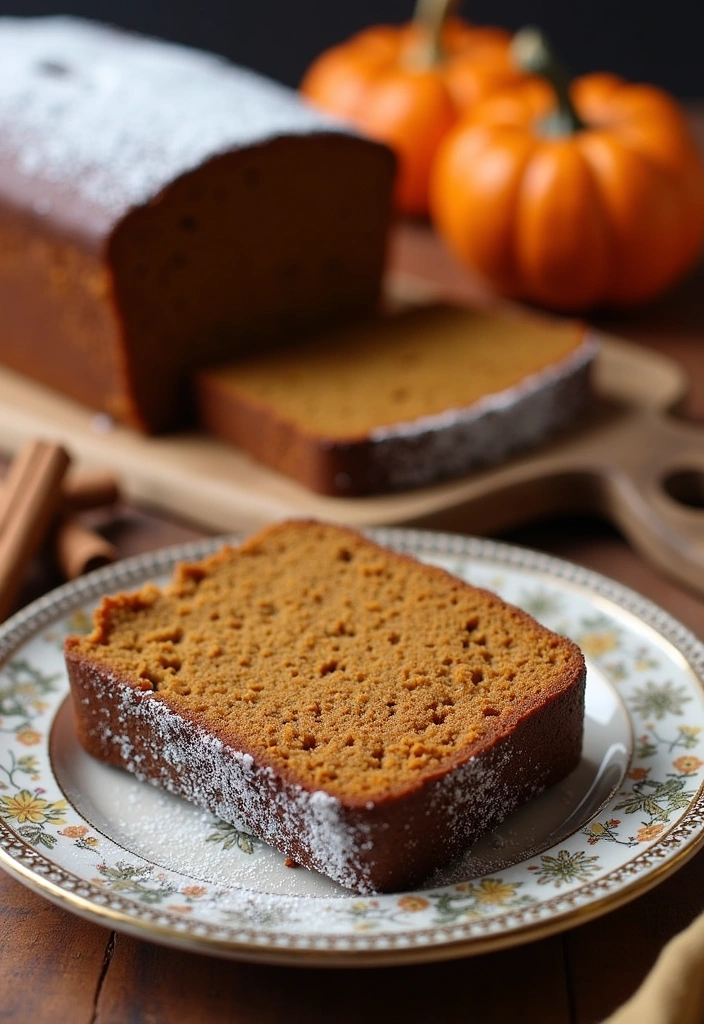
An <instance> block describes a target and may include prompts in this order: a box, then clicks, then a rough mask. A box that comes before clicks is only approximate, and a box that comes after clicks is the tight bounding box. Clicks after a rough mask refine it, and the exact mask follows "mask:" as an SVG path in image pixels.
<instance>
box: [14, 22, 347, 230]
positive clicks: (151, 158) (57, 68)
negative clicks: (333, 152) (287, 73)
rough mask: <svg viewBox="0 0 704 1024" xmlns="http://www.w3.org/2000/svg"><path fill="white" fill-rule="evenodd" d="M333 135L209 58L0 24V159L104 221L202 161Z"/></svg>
mask: <svg viewBox="0 0 704 1024" xmlns="http://www.w3.org/2000/svg"><path fill="white" fill-rule="evenodd" d="M341 130H343V129H342V128H341V126H340V125H339V124H338V123H337V122H335V121H333V120H332V119H330V118H327V117H324V116H323V115H321V114H319V113H318V112H316V111H314V110H313V109H311V108H309V107H308V106H306V105H305V103H304V102H303V101H301V100H300V99H299V98H298V96H297V95H296V93H295V92H293V91H292V90H289V89H286V88H285V87H283V86H280V85H278V84H276V83H274V82H271V81H269V80H267V79H265V78H263V77H261V76H259V75H256V74H255V73H253V72H249V71H246V70H243V69H241V68H237V67H234V66H233V65H231V64H229V63H228V62H227V61H225V60H223V59H221V58H218V57H216V56H214V55H211V54H207V53H203V52H200V51H195V50H191V49H187V48H185V47H181V46H175V45H172V44H168V43H163V42H159V41H157V40H152V39H146V38H142V37H139V36H134V35H130V34H128V33H124V32H120V31H118V30H114V29H111V28H107V27H103V26H100V25H97V24H93V23H91V22H87V21H83V20H80V19H76V18H70V17H56V18H36V19H34V18H32V19H24V18H0V159H3V160H7V161H8V163H10V164H14V166H15V167H16V168H17V169H18V170H19V172H20V174H21V175H22V176H24V177H25V178H27V179H31V180H33V181H37V182H39V183H45V184H46V185H48V186H59V187H63V188H65V189H67V190H69V191H73V192H74V193H79V194H80V196H81V198H82V200H84V201H85V202H87V203H89V204H91V205H93V206H94V207H96V208H98V209H100V210H103V211H105V212H106V213H109V214H110V215H112V216H113V217H118V216H120V215H122V214H124V213H125V212H126V211H127V210H128V209H129V208H131V207H133V206H138V205H141V204H143V203H145V202H147V201H148V200H149V199H151V198H152V197H154V196H155V195H157V194H158V193H159V192H160V191H161V190H162V189H163V188H164V187H165V186H166V185H167V184H168V183H169V182H170V181H173V180H174V179H175V178H177V177H178V176H180V175H182V174H184V173H185V172H187V171H189V170H192V169H194V168H196V167H197V166H199V165H200V164H201V163H202V162H203V161H204V160H207V159H209V158H211V157H213V156H216V155H219V154H222V153H225V152H228V151H230V150H233V149H238V148H241V147H244V146H252V145H256V144H258V143H261V142H263V141H265V140H268V139H271V138H275V137H277V136H284V135H305V134H309V133H311V132H325V131H341ZM37 201H39V202H40V203H41V202H46V201H45V200H41V199H40V200H37V198H36V197H35V200H34V206H35V207H36V206H37ZM39 212H41V211H39ZM44 212H48V211H44Z"/></svg>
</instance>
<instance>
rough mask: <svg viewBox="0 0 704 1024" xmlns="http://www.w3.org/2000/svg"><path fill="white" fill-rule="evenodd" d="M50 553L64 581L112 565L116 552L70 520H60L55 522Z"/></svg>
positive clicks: (74, 520) (63, 517) (72, 518)
mask: <svg viewBox="0 0 704 1024" xmlns="http://www.w3.org/2000/svg"><path fill="white" fill-rule="evenodd" d="M54 552H55V555H56V560H57V562H58V564H59V567H60V569H61V572H62V573H63V575H64V576H65V578H66V579H67V580H73V579H76V577H78V576H82V575H83V574H84V573H86V572H90V571H91V569H98V568H99V567H100V566H101V565H107V564H108V563H110V562H114V561H115V559H116V557H117V550H116V548H115V547H114V545H112V544H111V543H110V541H108V540H106V539H105V538H104V537H102V536H101V535H100V534H99V533H96V532H95V530H91V529H89V528H88V527H87V526H84V525H83V524H82V523H80V522H79V521H78V519H76V518H75V517H74V516H62V517H61V519H60V520H59V523H58V526H57V529H56V537H55V540H54Z"/></svg>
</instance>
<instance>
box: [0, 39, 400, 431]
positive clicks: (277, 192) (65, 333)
mask: <svg viewBox="0 0 704 1024" xmlns="http://www.w3.org/2000/svg"><path fill="white" fill-rule="evenodd" d="M112 34H113V35H114V37H115V39H116V40H119V45H120V46H122V47H124V46H126V45H128V43H127V42H126V40H129V36H122V34H121V33H112ZM104 35H105V38H106V39H108V40H109V39H110V37H111V30H110V29H107V28H106V29H104ZM184 53H185V51H184ZM56 56H57V57H60V56H61V54H59V53H57V54H56ZM201 59H202V55H198V56H197V57H196V60H201ZM223 73H225V72H223ZM56 81H58V79H57V80H56ZM144 87H145V90H147V89H148V88H149V82H148V81H146V82H145V86H144ZM33 88H37V89H43V90H45V91H48V90H51V89H57V88H58V89H59V90H60V88H61V86H60V84H59V85H58V86H57V84H56V82H55V81H54V79H53V78H52V76H51V75H43V76H41V75H37V76H36V82H35V83H34V85H33ZM264 91H265V90H264ZM151 98H152V100H154V97H151ZM154 101H155V102H158V98H157V99H156V100H154ZM60 102H63V101H60ZM60 102H59V105H60ZM171 102H172V99H171V97H170V96H169V95H164V96H163V103H164V104H167V105H168V104H170V103H171ZM263 109H266V104H264V106H263ZM4 127H5V126H4V125H3V124H0V132H2V130H3V128H4ZM10 127H12V128H13V131H11V132H9V133H8V139H13V138H14V137H15V135H17V134H19V135H20V136H21V135H22V132H21V131H20V132H19V133H17V132H15V131H14V128H15V126H14V125H12V126H10ZM32 130H33V128H32ZM107 130H109V128H108V129H107ZM100 141H101V140H96V149H97V150H99V148H100ZM8 145H9V143H8ZM289 167H290V169H291V173H290V174H288V175H287V174H286V169H287V168H289ZM184 171H187V173H182V174H180V175H179V176H177V177H175V178H174V179H173V180H172V181H170V182H169V183H168V184H167V186H166V187H164V188H159V191H158V194H154V195H148V196H147V197H146V199H145V201H144V202H143V203H141V204H140V205H138V206H136V207H135V208H132V209H125V210H120V209H117V212H116V210H114V209H113V208H112V207H111V206H110V205H109V204H108V205H101V204H100V203H98V201H97V200H95V199H93V198H91V194H90V192H89V191H88V190H87V189H86V188H85V187H83V182H82V179H80V178H78V177H76V178H75V179H74V178H72V177H71V176H70V175H67V176H66V180H64V181H62V182H61V183H56V184H51V185H47V183H46V182H45V181H43V180H42V176H41V171H39V172H38V174H37V176H36V177H35V176H33V174H31V173H28V172H26V171H25V169H24V168H22V167H18V166H16V165H15V162H14V161H13V155H12V152H8V151H7V147H6V153H5V155H4V156H3V158H2V159H0V362H2V363H3V364H5V365H7V366H10V367H12V368H13V369H15V370H17V371H19V372H21V373H23V374H25V375H27V376H29V377H32V378H33V379H35V380H38V381H40V382H41V383H42V384H44V385H47V386H49V387H51V388H53V389H55V390H57V391H61V392H63V393H65V394H67V395H69V396H70V397H71V398H73V399H76V400H78V401H79V402H81V403H83V404H84V405H87V406H89V407H91V408H93V409H96V410H100V411H103V412H105V413H107V414H109V415H110V416H111V417H113V418H114V419H116V420H119V421H121V422H124V423H127V424H129V425H130V426H133V427H136V428H137V429H139V430H143V431H147V432H160V431H164V430H170V429H173V428H177V427H181V426H183V425H184V424H186V423H187V422H188V421H189V420H190V419H191V418H192V417H191V412H192V402H191V399H190V377H191V374H192V373H193V371H194V370H195V368H196V367H201V366H204V365H207V364H209V363H211V362H215V361H219V360H222V359H227V358H231V357H232V356H234V355H235V354H236V353H238V352H239V351H242V350H243V349H245V348H247V347H250V348H255V347H258V346H260V345H265V344H267V343H271V342H272V340H274V339H281V338H283V339H285V340H288V338H289V336H293V335H294V334H295V331H296V330H300V329H306V328H309V327H312V326H318V325H321V324H325V323H327V322H330V321H334V320H335V319H344V318H345V317H347V316H349V315H361V314H366V313H369V312H371V311H372V310H373V309H374V308H376V305H377V303H378V299H379V292H380V287H381V277H382V272H383V267H384V262H385V256H386V235H387V230H388V221H389V210H390V203H391V190H392V187H393V176H394V157H393V154H392V153H391V151H390V150H389V149H388V148H387V147H385V146H383V145H381V144H380V143H376V142H373V141H372V140H369V139H364V138H361V137H359V136H356V135H353V134H347V133H346V132H345V131H343V130H340V131H336V130H333V129H329V128H328V127H327V125H326V123H325V122H323V121H322V120H321V123H320V127H319V129H313V130H311V132H310V133H309V134H305V135H303V134H297V133H296V132H295V131H293V130H292V132H291V134H290V135H286V134H285V133H284V130H283V129H282V125H281V124H280V123H278V124H276V125H272V127H271V132H270V134H269V135H267V132H266V126H265V130H263V131H262V132H261V134H260V135H258V136H257V141H256V143H255V142H253V143H252V144H250V145H242V147H241V148H239V149H238V148H236V147H233V148H232V149H231V150H230V151H225V152H222V151H221V150H216V151H215V152H214V154H213V156H212V158H211V159H209V160H204V161H203V163H202V164H201V165H200V166H198V167H197V168H196V169H195V170H190V169H189V168H187V167H184ZM223 181H224V182H225V184H223ZM37 211H40V212H37ZM287 275H288V276H287ZM254 286H258V287H259V291H263V290H267V291H268V301H267V297H266V296H262V295H261V294H258V293H257V294H252V291H253V288H254Z"/></svg>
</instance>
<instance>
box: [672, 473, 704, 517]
mask: <svg viewBox="0 0 704 1024" xmlns="http://www.w3.org/2000/svg"><path fill="white" fill-rule="evenodd" d="M662 486H663V487H664V489H665V492H666V493H667V494H669V496H670V497H671V498H674V499H675V501H678V502H679V503H680V505H688V506H689V507H690V508H700V509H704V471H703V470H701V469H678V470H676V471H675V472H674V473H669V474H668V475H667V476H666V477H663V481H662Z"/></svg>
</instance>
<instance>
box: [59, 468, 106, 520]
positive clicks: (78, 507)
mask: <svg viewBox="0 0 704 1024" xmlns="http://www.w3.org/2000/svg"><path fill="white" fill-rule="evenodd" d="M61 497H62V502H61V503H62V505H63V507H64V508H65V509H67V510H70V511H71V512H83V511H85V510H86V509H90V508H98V507H100V506H101V505H114V504H115V502H116V501H117V500H118V498H119V497H120V490H119V487H118V483H117V478H116V477H115V474H114V473H111V472H110V471H109V470H107V469H105V470H103V469H92V470H77V471H76V472H72V473H69V474H68V475H67V476H66V478H65V480H64V482H63V486H62V488H61Z"/></svg>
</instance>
